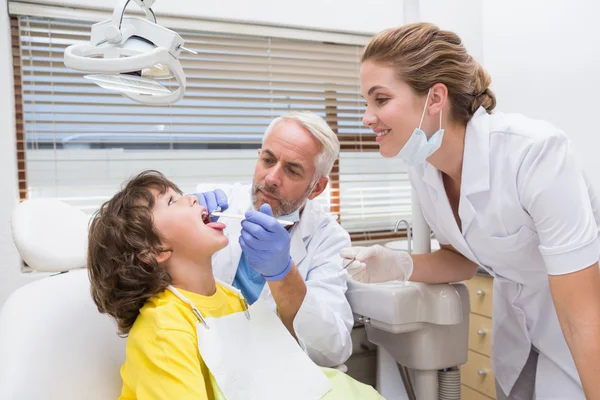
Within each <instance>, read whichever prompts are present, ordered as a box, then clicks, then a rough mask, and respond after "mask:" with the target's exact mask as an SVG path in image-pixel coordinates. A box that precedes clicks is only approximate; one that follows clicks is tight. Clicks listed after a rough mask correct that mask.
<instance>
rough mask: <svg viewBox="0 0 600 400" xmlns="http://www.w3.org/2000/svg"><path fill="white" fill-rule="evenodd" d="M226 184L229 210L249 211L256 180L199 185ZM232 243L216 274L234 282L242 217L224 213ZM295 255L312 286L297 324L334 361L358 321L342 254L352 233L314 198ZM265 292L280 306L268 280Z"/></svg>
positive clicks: (323, 359)
mask: <svg viewBox="0 0 600 400" xmlns="http://www.w3.org/2000/svg"><path fill="white" fill-rule="evenodd" d="M214 188H219V189H222V190H223V191H224V192H225V194H226V195H227V199H228V201H229V208H228V209H227V211H225V213H226V214H228V213H231V214H244V213H245V212H246V211H247V210H248V209H249V208H250V206H251V196H250V190H251V185H242V184H235V185H227V186H226V185H213V186H212V187H211V188H208V187H207V186H199V187H198V188H197V190H198V191H206V190H214ZM223 221H224V222H225V223H226V224H227V228H226V229H225V230H224V233H225V235H226V236H227V237H228V238H229V245H228V246H227V247H226V248H225V249H223V250H221V251H219V252H217V253H216V254H215V255H214V256H213V270H214V274H215V277H217V278H218V279H220V280H222V281H224V282H225V283H227V284H231V283H232V282H233V280H234V278H235V274H236V272H237V268H238V264H239V261H240V257H241V254H242V249H241V247H240V244H239V241H238V240H239V237H240V232H241V221H239V220H236V219H223ZM290 236H291V243H290V255H291V256H292V260H294V263H295V264H296V267H297V268H298V271H299V272H300V275H301V276H302V277H303V278H304V280H305V282H306V287H307V293H306V297H305V298H304V302H303V303H302V306H301V307H300V310H299V311H298V314H297V315H296V318H295V319H294V330H295V332H296V336H297V338H298V341H299V342H300V344H301V346H303V347H304V348H305V349H306V351H307V353H308V355H309V357H310V358H311V359H312V360H313V361H314V362H315V363H316V364H318V365H321V366H324V367H334V366H337V365H340V364H343V363H344V362H345V361H346V360H347V359H348V357H350V355H351V354H352V341H351V338H350V333H351V331H352V326H353V324H354V318H353V316H352V310H351V309H350V304H349V303H348V300H347V299H346V290H347V285H346V279H347V272H346V270H344V269H343V261H342V258H341V257H340V255H339V252H340V250H341V249H343V248H345V247H350V236H349V235H348V233H347V232H346V231H345V230H344V229H343V228H342V227H341V226H340V224H339V223H338V222H337V221H336V220H335V218H333V217H332V216H331V215H329V214H327V213H325V212H323V211H322V210H321V207H320V206H319V205H318V204H317V203H315V202H313V201H310V200H308V201H307V203H306V206H305V207H304V210H303V212H302V215H301V218H300V221H298V222H297V223H296V224H295V225H294V227H293V228H292V230H291V232H290ZM260 298H262V299H264V300H266V301H267V302H268V303H269V304H270V305H271V306H272V307H273V309H276V305H275V300H274V299H273V296H272V294H271V291H270V289H269V285H268V284H265V286H264V288H263V290H262V292H261V295H260Z"/></svg>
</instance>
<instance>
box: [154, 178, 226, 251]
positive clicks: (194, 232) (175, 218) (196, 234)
mask: <svg viewBox="0 0 600 400" xmlns="http://www.w3.org/2000/svg"><path fill="white" fill-rule="evenodd" d="M150 191H151V192H152V195H153V196H154V200H155V204H154V208H153V209H152V214H153V220H154V228H155V229H156V230H157V231H158V234H159V236H160V238H161V242H162V244H163V246H164V247H166V248H168V249H171V250H172V251H173V254H177V255H178V257H185V258H189V259H192V260H197V259H202V258H205V257H210V256H212V255H213V254H214V253H216V252H217V251H219V250H221V249H222V248H224V247H225V246H227V244H228V243H229V239H227V237H226V236H225V235H224V234H223V229H224V228H225V225H223V224H222V223H220V222H214V223H211V222H210V219H209V218H208V213H207V212H206V209H205V208H204V207H202V206H201V205H199V204H198V199H197V198H196V196H182V195H181V194H179V193H177V192H176V191H174V190H173V189H171V188H168V189H167V191H166V192H165V193H163V194H160V192H159V191H158V190H157V189H154V188H150Z"/></svg>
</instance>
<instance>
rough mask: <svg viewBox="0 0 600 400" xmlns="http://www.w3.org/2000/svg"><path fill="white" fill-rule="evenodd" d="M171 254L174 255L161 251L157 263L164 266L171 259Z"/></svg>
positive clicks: (170, 252)
mask: <svg viewBox="0 0 600 400" xmlns="http://www.w3.org/2000/svg"><path fill="white" fill-rule="evenodd" d="M171 254H173V252H172V251H161V252H160V253H158V254H157V255H156V262H158V263H159V264H164V263H165V262H167V260H168V259H169V258H171Z"/></svg>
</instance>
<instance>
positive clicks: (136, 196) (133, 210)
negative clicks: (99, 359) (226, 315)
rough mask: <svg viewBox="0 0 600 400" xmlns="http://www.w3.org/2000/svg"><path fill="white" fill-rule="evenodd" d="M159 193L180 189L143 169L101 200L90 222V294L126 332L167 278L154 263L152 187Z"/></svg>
mask: <svg viewBox="0 0 600 400" xmlns="http://www.w3.org/2000/svg"><path fill="white" fill-rule="evenodd" d="M151 188H154V189H156V190H158V191H159V192H160V193H161V194H162V193H165V192H166V191H167V190H168V189H169V188H171V189H173V190H175V191H176V192H178V193H180V194H181V190H179V188H178V187H177V186H176V185H175V184H174V183H173V182H171V181H169V180H168V179H167V178H165V176H164V175H163V174H161V173H160V172H157V171H144V172H142V173H140V174H139V175H137V176H135V177H134V178H133V179H131V180H130V181H129V182H127V183H126V184H125V186H124V188H123V189H122V190H121V191H120V192H119V193H117V194H116V195H115V196H114V197H113V198H112V199H110V200H109V201H107V202H106V203H104V204H103V205H102V206H101V207H100V209H99V210H98V211H97V212H96V214H95V215H94V217H93V218H92V220H91V223H90V229H89V236H88V271H89V277H90V281H91V291H92V298H93V299H94V302H95V303H96V306H97V307H98V310H99V311H100V312H101V313H106V314H109V315H110V316H111V317H113V318H114V319H115V320H116V321H117V324H118V327H119V333H120V334H121V335H123V336H126V335H127V334H128V333H129V330H130V329H131V327H132V326H133V323H134V322H135V319H136V318H137V316H138V314H139V310H140V308H142V306H143V305H144V303H145V302H146V300H148V299H149V298H150V297H152V296H155V295H157V294H159V293H160V292H162V291H163V290H165V289H166V287H167V286H168V285H169V284H170V282H171V278H170V276H169V274H168V273H167V271H166V270H165V269H164V268H162V267H161V266H159V265H158V262H157V261H156V256H157V255H158V254H159V253H160V252H162V251H165V250H167V249H164V248H162V247H161V241H160V237H159V235H158V232H156V230H155V229H154V225H153V219H152V208H153V207H154V203H155V202H154V197H153V195H152V193H151V192H150V189H151Z"/></svg>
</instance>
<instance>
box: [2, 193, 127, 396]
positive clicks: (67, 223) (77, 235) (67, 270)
mask: <svg viewBox="0 0 600 400" xmlns="http://www.w3.org/2000/svg"><path fill="white" fill-rule="evenodd" d="M88 221H89V218H88V217H87V216H86V215H85V214H84V213H83V212H81V211H79V210H77V209H75V208H73V207H71V206H69V205H67V204H65V203H62V202H59V201H56V200H27V201H25V202H23V203H21V204H20V205H19V206H18V207H17V208H16V210H15V212H14V213H13V215H12V221H11V222H12V232H13V239H14V242H15V244H16V246H17V249H18V250H19V253H20V254H21V257H22V258H23V260H24V261H25V263H26V264H27V265H28V266H29V267H30V268H31V269H32V270H33V272H31V273H34V274H45V275H46V276H44V277H43V278H41V279H39V280H37V281H35V282H32V283H29V284H27V285H25V286H23V287H21V288H19V289H17V290H15V291H14V292H13V293H12V294H11V295H10V296H9V298H8V299H7V301H6V302H5V304H4V305H3V307H2V310H1V311H0V399H3V400H9V399H10V400H34V399H45V400H83V399H85V400H107V399H117V398H118V397H119V394H120V391H121V378H120V376H119V370H120V366H121V364H122V363H123V361H124V360H125V339H123V338H120V337H119V336H118V335H117V327H116V324H115V323H114V322H113V321H112V320H111V319H110V318H109V317H108V316H106V315H102V314H100V313H99V312H98V310H97V309H96V306H95V304H94V303H93V301H92V298H91V295H90V283H89V279H88V274H87V270H86V269H84V268H85V265H86V251H87V250H86V248H87V231H88Z"/></svg>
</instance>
